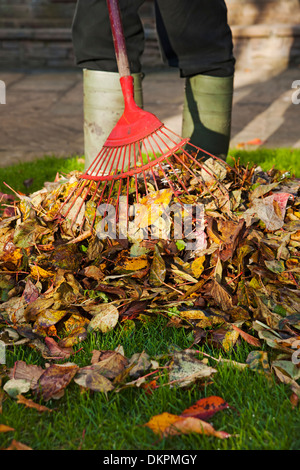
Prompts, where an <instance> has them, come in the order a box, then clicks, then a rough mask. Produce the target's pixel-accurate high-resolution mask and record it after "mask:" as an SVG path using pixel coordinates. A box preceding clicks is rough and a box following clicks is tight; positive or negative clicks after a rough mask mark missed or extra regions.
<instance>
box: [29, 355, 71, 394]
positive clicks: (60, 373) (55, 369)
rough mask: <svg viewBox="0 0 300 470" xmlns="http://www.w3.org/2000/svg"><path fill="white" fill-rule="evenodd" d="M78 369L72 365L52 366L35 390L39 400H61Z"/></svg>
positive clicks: (45, 372)
mask: <svg viewBox="0 0 300 470" xmlns="http://www.w3.org/2000/svg"><path fill="white" fill-rule="evenodd" d="M78 369H79V367H78V366H77V365H76V364H72V363H66V364H60V365H58V364H51V365H50V366H49V367H48V368H47V369H46V370H45V371H44V372H43V374H42V375H41V376H40V378H39V380H38V383H37V384H36V386H35V387H34V388H33V390H34V392H35V394H36V396H37V398H43V400H44V401H49V400H50V399H51V398H60V397H61V396H62V395H63V393H64V389H65V387H66V386H67V385H68V384H69V383H70V382H71V380H72V379H73V377H74V376H75V374H76V372H77V371H78Z"/></svg>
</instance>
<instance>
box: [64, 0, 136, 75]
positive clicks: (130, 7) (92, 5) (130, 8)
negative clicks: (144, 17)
mask: <svg viewBox="0 0 300 470" xmlns="http://www.w3.org/2000/svg"><path fill="white" fill-rule="evenodd" d="M143 2H144V0H120V1H119V4H120V9H121V16H122V23H123V27H124V34H125V39H126V47H127V53H128V58H129V63H130V69H131V73H139V72H140V71H141V64H140V57H141V55H142V53H143V50H144V31H143V26H142V23H141V20H140V17H139V15H138V9H139V7H140V6H141V4H142V3H143ZM72 38H73V47H74V53H75V57H76V63H77V65H78V66H79V67H82V68H86V69H90V70H101V71H105V72H118V69H117V63H116V59H115V51H114V45H113V39H112V33H111V28H110V23H109V16H108V9H107V4H106V0H77V5H76V11H75V15H74V19H73V25H72Z"/></svg>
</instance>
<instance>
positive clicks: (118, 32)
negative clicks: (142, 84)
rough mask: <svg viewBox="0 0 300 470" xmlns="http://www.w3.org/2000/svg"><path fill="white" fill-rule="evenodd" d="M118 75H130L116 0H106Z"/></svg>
mask: <svg viewBox="0 0 300 470" xmlns="http://www.w3.org/2000/svg"><path fill="white" fill-rule="evenodd" d="M106 1H107V7H108V13H109V20H110V26H111V31H112V36H113V41H114V48H115V53H116V59H117V64H118V70H119V75H120V77H127V76H130V67H129V61H128V56H127V49H126V43H125V36H124V30H123V25H122V20H121V12H120V7H119V1H118V0H106Z"/></svg>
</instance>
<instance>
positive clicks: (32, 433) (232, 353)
mask: <svg viewBox="0 0 300 470" xmlns="http://www.w3.org/2000/svg"><path fill="white" fill-rule="evenodd" d="M230 155H231V158H232V159H239V160H240V161H241V162H242V163H243V164H245V165H246V164H247V163H248V162H249V163H250V165H252V164H256V165H260V166H261V167H262V169H263V170H265V171H267V170H268V169H270V168H271V167H273V166H275V167H276V168H278V169H281V170H284V171H289V172H290V173H291V174H292V175H293V174H294V175H295V176H296V177H300V159H299V157H300V150H296V149H275V150H269V149H268V150H266V149H259V150H255V151H252V152H247V151H243V150H232V151H231V152H230ZM231 158H230V157H229V158H228V162H229V163H230V162H231ZM73 169H79V170H82V169H83V161H82V158H79V157H74V158H72V159H56V158H55V157H45V159H43V160H40V161H36V162H33V163H23V164H19V165H17V166H14V167H10V168H2V169H0V174H1V177H0V192H4V193H7V192H9V191H8V188H7V187H6V186H5V185H3V184H2V181H5V182H6V183H7V184H8V185H9V186H11V187H12V188H13V189H14V190H16V191H21V192H22V193H32V192H34V191H36V190H38V189H40V188H41V187H42V186H43V184H44V182H45V181H53V179H54V178H55V175H56V173H57V172H60V173H68V172H70V171H71V170H73ZM168 320H169V319H168V318H166V316H165V315H160V314H153V317H151V318H150V321H149V318H148V321H146V319H145V318H143V317H141V318H140V319H139V320H137V321H135V324H134V327H132V324H131V323H130V324H129V325H130V326H131V327H132V328H131V327H128V326H127V324H126V322H124V323H123V322H120V323H119V324H118V325H117V327H116V328H114V329H113V330H112V331H109V332H108V333H106V334H103V333H99V332H93V331H92V332H90V333H89V334H88V337H87V339H86V340H85V341H84V342H83V343H82V344H81V345H79V346H78V352H77V353H76V354H74V355H72V356H71V358H70V359H68V360H69V361H71V362H72V363H76V364H77V365H78V366H79V367H83V366H87V365H89V364H90V363H91V357H92V352H93V351H94V350H101V351H106V350H114V349H116V348H117V347H118V346H120V345H121V346H122V347H123V348H124V353H125V356H126V357H131V356H132V355H133V354H135V353H142V352H143V351H145V352H146V353H147V354H148V355H149V356H150V357H151V358H152V359H153V360H155V359H156V358H157V357H162V356H166V357H167V355H168V354H170V353H171V352H172V351H173V350H174V349H175V350H176V349H179V350H184V349H186V348H190V347H192V348H193V349H195V351H197V353H196V354H195V357H197V358H199V359H201V360H202V359H205V358H206V360H207V362H208V364H209V365H210V366H211V367H213V368H215V369H216V373H215V374H214V375H213V377H209V378H208V379H207V380H202V381H200V382H195V383H193V384H192V385H190V386H188V387H186V388H182V387H177V386H170V385H168V380H167V378H166V375H165V374H164V371H163V369H162V370H159V371H158V372H157V374H156V376H157V379H156V387H155V388H154V389H151V390H149V389H147V388H143V387H137V386H132V387H126V388H124V389H123V390H122V389H121V390H120V391H118V392H114V391H112V392H108V393H102V392H92V391H91V390H86V389H81V388H80V387H78V386H77V385H76V384H74V383H71V384H70V385H69V386H68V387H67V388H66V389H65V393H64V396H63V397H62V398H60V399H58V400H54V399H51V400H49V401H48V402H47V403H46V406H47V407H48V408H49V409H51V410H52V411H51V412H50V411H46V412H39V411H38V410H36V409H31V408H27V407H25V406H24V405H21V404H18V403H17V400H16V399H15V398H12V397H10V396H8V395H6V394H4V393H2V394H1V390H0V431H1V424H4V425H6V426H9V427H11V428H13V430H12V431H8V432H0V449H6V448H8V447H9V446H10V444H11V442H12V439H14V440H15V441H17V442H21V443H22V444H24V445H26V446H28V447H30V448H32V449H34V450H78V449H81V450H103V451H104V450H105V451H110V450H111V451H117V450H119V451H125V450H131V451H139V450H145V451H148V452H152V451H161V452H163V451H172V452H173V453H174V452H176V451H192V450H194V451H201V450H299V449H300V407H299V404H298V405H297V404H296V406H295V405H294V403H293V401H291V389H290V387H289V386H288V385H285V384H283V383H279V382H277V381H275V377H274V375H271V376H269V375H268V374H265V373H263V372H262V371H261V370H260V369H259V370H258V369H256V368H253V369H251V368H249V367H246V368H243V369H241V368H239V367H237V366H236V365H234V364H235V363H241V364H245V363H246V360H247V358H248V356H249V354H250V353H251V351H256V350H257V347H255V346H252V345H251V344H249V343H248V342H246V341H244V340H241V341H240V342H238V343H237V344H236V345H235V346H234V347H233V348H230V350H228V351H225V350H224V349H223V348H217V347H216V346H215V345H213V344H212V343H210V342H207V343H205V342H204V343H201V344H193V343H194V339H195V338H194V335H193V332H192V329H191V328H185V327H184V325H181V326H180V327H178V328H175V327H174V326H169V322H168ZM252 333H253V334H254V333H255V332H252ZM262 350H263V351H265V352H267V353H268V355H269V357H270V358H272V357H273V356H274V355H276V356H277V355H278V351H275V350H274V348H271V347H269V346H268V345H267V344H266V343H264V344H263V346H262ZM202 353H204V355H203V354H202ZM207 355H209V358H208V359H207V357H208V356H207ZM219 357H221V358H222V359H225V360H226V361H219V362H217V361H216V360H215V359H218V358H219ZM213 358H215V359H213ZM18 360H22V361H25V362H27V363H28V364H35V365H40V366H42V367H43V368H45V366H46V365H47V362H48V361H47V359H43V358H42V357H41V354H40V353H39V352H37V351H35V350H34V349H32V348H31V347H29V346H26V345H25V346H23V345H19V346H14V347H10V348H8V349H7V351H6V367H8V368H12V367H13V366H14V364H15V362H16V361H18ZM68 360H64V361H57V363H65V362H68ZM0 367H1V366H0ZM2 369H4V366H2ZM0 372H1V369H0ZM0 384H1V373H0ZM210 396H219V397H221V398H222V399H224V400H225V401H226V402H227V403H228V405H229V406H228V408H226V409H224V410H222V411H219V412H217V413H216V414H214V415H213V416H212V417H211V418H210V419H209V422H210V423H211V424H212V425H213V427H214V428H215V429H216V430H218V431H225V432H227V433H229V434H230V437H228V438H227V439H219V438H217V437H215V436H208V435H203V434H196V433H192V434H181V435H174V436H172V437H164V438H162V439H160V438H159V437H158V436H157V435H156V434H154V433H153V431H152V430H151V429H149V428H148V427H146V426H144V425H145V423H147V422H148V421H149V420H150V419H151V418H152V417H153V416H154V415H158V414H161V413H163V412H168V413H171V414H174V415H180V414H181V413H182V411H183V410H185V409H186V408H188V407H190V406H192V405H193V404H194V403H195V402H197V400H199V399H201V398H203V397H210ZM40 404H45V403H44V402H42V401H40ZM1 410H2V411H1ZM97 463H100V464H101V461H99V462H97ZM197 463H200V457H199V456H198V460H197Z"/></svg>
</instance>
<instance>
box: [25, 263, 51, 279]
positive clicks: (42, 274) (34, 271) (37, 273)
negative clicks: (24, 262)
mask: <svg viewBox="0 0 300 470" xmlns="http://www.w3.org/2000/svg"><path fill="white" fill-rule="evenodd" d="M30 274H31V276H32V277H33V278H34V279H47V278H49V277H53V273H52V272H50V271H46V270H45V269H43V268H41V267H40V266H37V265H32V266H30Z"/></svg>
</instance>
